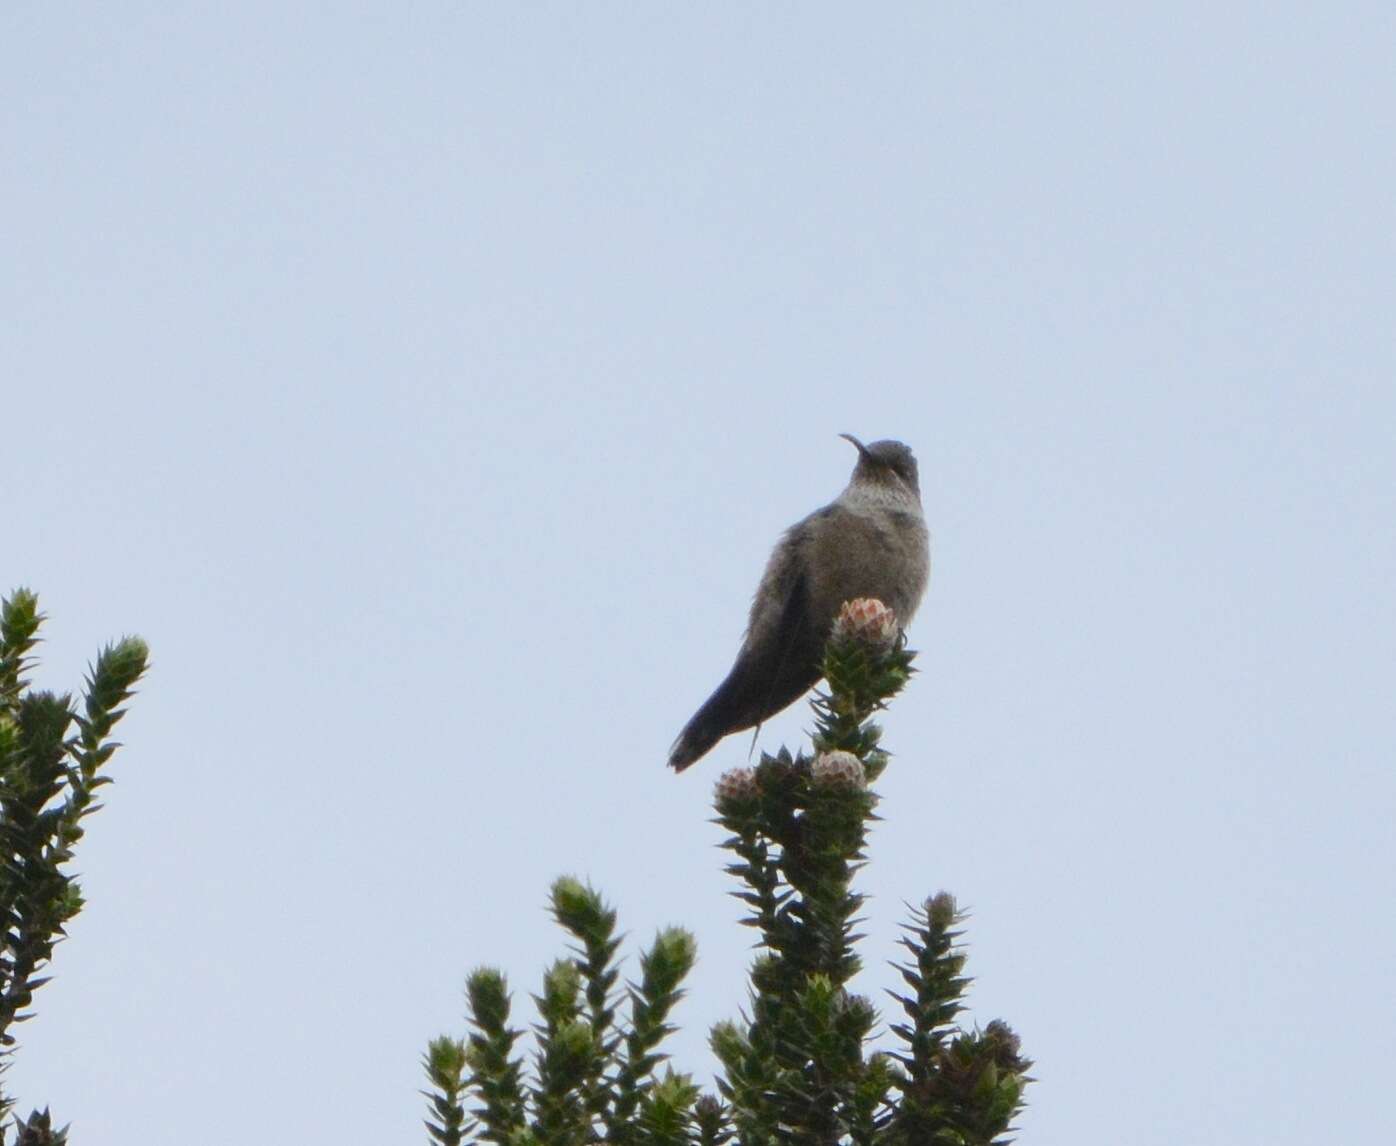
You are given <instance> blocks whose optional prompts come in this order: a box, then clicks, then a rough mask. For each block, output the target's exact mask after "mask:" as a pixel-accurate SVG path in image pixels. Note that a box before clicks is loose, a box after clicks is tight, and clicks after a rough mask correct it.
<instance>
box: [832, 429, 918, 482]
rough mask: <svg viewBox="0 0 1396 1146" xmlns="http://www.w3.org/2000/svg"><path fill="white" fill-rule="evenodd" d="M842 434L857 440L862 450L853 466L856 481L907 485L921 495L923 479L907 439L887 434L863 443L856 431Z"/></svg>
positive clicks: (858, 447)
mask: <svg viewBox="0 0 1396 1146" xmlns="http://www.w3.org/2000/svg"><path fill="white" fill-rule="evenodd" d="M839 437H841V438H843V439H844V440H845V441H849V442H852V443H853V448H854V449H856V450H857V451H858V464H857V465H856V466H854V467H853V480H854V481H855V482H864V481H870V482H877V483H878V484H880V485H890V486H894V487H895V486H898V485H901V486H905V487H906V488H907V489H909V490H910V491H911V492H912V493H913V494H915V495H916V496H917V497H918V498H919V497H920V496H921V479H920V475H919V474H918V472H917V469H916V455H915V454H913V453H912V452H911V447H910V446H908V445H907V444H906V443H905V442H897V441H893V440H892V439H891V438H884V439H883V440H882V441H880V442H873V443H872V444H871V445H867V446H865V445H863V443H862V442H860V441H859V440H858V439H857V438H855V437H854V436H853V435H852V434H840V435H839Z"/></svg>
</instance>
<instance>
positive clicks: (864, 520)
mask: <svg viewBox="0 0 1396 1146" xmlns="http://www.w3.org/2000/svg"><path fill="white" fill-rule="evenodd" d="M840 436H841V437H844V438H847V439H848V440H849V441H850V442H852V443H853V445H854V446H855V447H856V448H857V450H858V462H857V464H856V465H855V466H854V467H853V476H852V477H851V478H850V479H849V482H848V485H847V487H846V488H845V489H844V491H843V492H842V493H841V494H839V496H838V497H837V498H836V499H835V500H834V501H832V502H830V503H829V504H828V505H826V506H825V507H824V508H823V509H817V510H815V511H814V512H813V513H811V514H810V515H809V516H808V517H806V518H805V519H804V520H803V521H799V522H797V523H796V524H794V525H792V526H791V527H790V528H789V529H788V530H786V532H785V534H784V536H782V537H781V539H780V541H778V542H777V543H776V547H775V550H774V551H773V552H772V554H771V559H770V561H769V562H767V564H766V571H765V573H764V574H762V576H761V583H760V584H759V585H758V586H757V587H756V596H755V598H754V599H753V600H752V603H751V616H750V617H749V619H748V621H747V631H746V637H745V638H744V639H743V641H742V647H741V649H740V650H738V652H737V660H736V663H735V664H733V666H732V670H731V672H729V673H728V674H727V678H726V679H725V680H724V681H723V682H722V683H721V684H720V685H718V687H717V691H716V692H714V693H713V694H712V696H710V697H709V698H708V699H707V701H706V702H705V703H704V704H703V707H702V708H700V709H699V710H698V711H697V712H696V713H695V714H694V716H693V719H692V720H690V721H689V722H688V723H687V724H686V725H685V726H684V729H683V731H682V732H680V733H679V736H678V739H677V740H675V741H674V746H673V748H671V749H670V751H669V766H670V767H671V768H673V769H674V770H675V771H678V772H681V771H683V770H684V769H685V768H687V767H688V766H689V765H690V764H692V763H694V762H695V761H696V760H698V759H699V758H701V757H702V756H703V755H704V754H705V753H706V752H707V751H708V750H709V749H710V748H712V746H713V745H714V744H716V743H717V742H718V741H719V740H721V739H722V738H723V737H724V736H726V735H728V734H729V733H732V732H740V731H742V730H743V729H746V728H754V727H756V726H757V725H758V724H760V723H761V722H762V721H764V720H765V719H767V718H768V717H770V716H774V715H775V714H776V713H777V712H779V711H781V709H783V708H785V707H787V706H788V705H790V704H792V703H794V702H795V701H796V700H798V699H799V698H800V697H801V696H803V695H804V693H805V692H807V691H808V690H809V689H810V688H811V687H813V685H814V684H815V682H816V681H818V680H819V676H820V673H819V664H820V660H821V659H822V657H823V652H824V644H825V642H826V641H827V640H828V637H829V630H830V628H831V627H832V626H833V623H834V618H835V617H836V616H837V615H838V612H839V607H840V606H841V605H842V604H843V603H844V602H845V601H850V600H852V599H853V598H855V597H876V598H877V599H878V600H880V601H882V602H883V604H885V605H888V606H889V607H891V609H892V610H893V611H894V612H895V613H896V614H897V621H898V623H899V624H900V625H901V626H902V628H905V627H906V626H907V624H908V623H909V622H910V621H911V618H912V616H913V614H915V612H916V608H917V606H918V605H920V603H921V597H922V596H923V595H924V593H925V591H926V578H927V576H928V575H929V573H930V546H929V539H928V535H927V532H926V519H925V518H924V517H923V516H922V513H921V488H920V482H919V479H918V477H917V471H916V458H915V457H914V456H913V455H912V452H911V450H910V449H909V448H908V447H907V446H905V445H903V444H902V443H901V442H894V441H882V442H874V443H873V444H872V445H870V446H864V445H863V444H862V443H861V442H860V441H858V439H857V438H854V437H853V436H851V435H849V434H842V435H840Z"/></svg>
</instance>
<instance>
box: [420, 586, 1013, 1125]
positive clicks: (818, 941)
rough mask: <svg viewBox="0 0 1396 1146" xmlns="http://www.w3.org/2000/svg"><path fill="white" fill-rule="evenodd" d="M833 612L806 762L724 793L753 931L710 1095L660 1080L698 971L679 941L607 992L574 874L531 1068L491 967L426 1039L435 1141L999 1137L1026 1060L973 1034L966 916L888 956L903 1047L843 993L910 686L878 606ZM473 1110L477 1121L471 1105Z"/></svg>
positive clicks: (943, 916) (767, 769)
mask: <svg viewBox="0 0 1396 1146" xmlns="http://www.w3.org/2000/svg"><path fill="white" fill-rule="evenodd" d="M856 606H857V607H856V608H851V609H850V607H847V606H846V607H845V612H844V614H842V615H841V617H840V621H839V623H838V624H837V625H835V627H834V633H833V636H832V637H831V639H830V641H829V644H828V646H827V648H826V650H825V656H824V662H823V671H824V680H825V689H824V690H823V691H821V692H819V693H817V694H816V696H815V698H814V701H813V709H814V714H815V731H814V736H813V752H812V753H811V754H808V755H806V754H804V753H800V754H797V755H794V756H792V755H791V754H790V753H789V752H788V751H787V750H785V749H782V750H781V751H780V752H779V753H777V754H776V755H774V756H771V755H763V756H762V758H761V760H760V762H759V764H758V765H757V766H756V767H755V768H739V769H734V770H733V771H731V772H728V773H726V774H725V775H724V776H722V777H721V778H720V779H719V781H718V784H717V790H716V796H715V801H714V803H715V808H716V811H717V822H718V823H720V824H721V825H722V826H723V827H724V828H725V829H726V830H727V832H728V833H729V835H728V836H727V838H726V839H725V840H724V841H723V844H722V846H723V847H724V848H725V849H726V850H727V851H729V852H730V853H731V854H732V857H733V859H732V861H731V862H730V863H729V864H728V866H727V871H728V872H729V873H730V874H731V875H733V876H734V877H736V879H737V880H738V882H739V884H740V886H739V888H738V890H736V891H735V892H733V894H734V895H735V896H736V897H737V898H738V899H740V900H741V902H742V903H743V904H744V905H745V911H746V915H745V918H744V919H743V920H742V922H743V923H744V924H745V925H746V926H748V927H751V928H752V929H753V930H754V931H755V932H756V933H757V936H758V941H757V947H758V954H757V956H756V959H755V961H754V962H753V964H752V967H751V972H750V982H749V998H750V1003H749V1007H748V1010H747V1013H745V1014H744V1015H742V1016H741V1018H740V1019H738V1020H735V1021H731V1022H725V1023H719V1024H718V1025H717V1026H716V1027H714V1028H713V1031H712V1036H711V1040H710V1043H711V1046H712V1049H713V1051H714V1053H715V1055H716V1056H717V1059H718V1062H719V1064H720V1066H721V1071H720V1073H719V1075H718V1077H717V1080H716V1093H715V1094H703V1093H702V1092H701V1091H700V1089H699V1088H698V1087H697V1086H696V1085H695V1084H694V1083H693V1081H692V1079H691V1078H690V1077H689V1076H688V1075H686V1074H678V1073H674V1072H672V1071H666V1073H665V1074H664V1075H663V1076H662V1077H660V1076H659V1075H658V1073H657V1070H658V1067H659V1066H660V1064H661V1063H662V1062H663V1061H664V1058H665V1056H664V1055H663V1054H661V1053H660V1052H659V1050H658V1048H659V1046H660V1043H661V1042H662V1040H663V1038H664V1037H665V1036H666V1035H667V1034H669V1033H671V1031H672V1029H673V1028H672V1027H671V1026H670V1024H669V1022H668V1015H669V1012H670V1010H671V1009H672V1007H673V1005H674V1003H675V1002H677V1000H678V998H679V997H680V995H681V994H682V991H681V989H680V985H681V983H682V981H683V977H684V975H685V974H686V973H687V972H688V970H689V969H690V968H691V966H692V964H693V960H694V945H693V940H692V937H691V936H689V935H688V933H687V932H684V931H681V930H679V929H669V930H667V931H663V932H661V933H660V935H659V937H658V938H657V939H656V940H655V942H654V944H653V946H651V947H650V948H649V949H648V950H647V951H646V952H645V953H644V954H643V955H642V956H641V960H640V970H641V976H640V981H639V982H638V983H632V984H630V985H629V986H628V987H627V988H626V989H625V990H623V991H622V990H621V989H619V988H618V983H619V976H620V971H619V969H618V965H617V962H616V957H617V950H618V941H617V940H616V939H615V922H616V916H615V912H614V911H613V910H611V909H610V908H609V907H608V906H606V905H605V904H604V903H603V901H602V900H601V897H600V896H599V895H598V894H597V893H596V892H595V891H593V890H592V889H590V888H588V887H584V886H583V885H582V884H580V883H578V882H577V881H576V880H572V879H561V880H559V881H558V882H557V883H556V884H554V886H553V895H552V905H553V914H554V916H555V917H556V919H557V920H558V922H559V923H560V924H561V925H562V926H563V927H564V928H565V929H566V930H567V931H568V933H569V934H570V935H571V936H572V937H573V939H574V940H575V946H574V947H573V948H572V950H571V953H570V957H569V958H567V959H564V960H561V961H559V962H558V963H555V964H554V965H553V966H552V968H551V969H549V971H548V972H547V974H546V975H545V976H544V988H543V992H542V993H541V994H540V995H537V996H535V997H534V1002H535V1005H536V1007H537V1010H538V1014H539V1016H540V1022H539V1023H538V1024H537V1025H536V1026H535V1027H534V1048H535V1049H534V1055H533V1061H532V1065H531V1068H530V1066H529V1064H527V1063H526V1062H525V1059H524V1057H523V1056H522V1055H521V1054H519V1053H518V1052H517V1051H516V1043H517V1041H518V1040H519V1038H520V1037H521V1036H522V1033H523V1032H522V1031H520V1030H518V1029H516V1028H514V1027H511V1026H510V1025H509V1011H510V1003H509V993H508V989H507V986H506V983H505V979H504V976H503V974H502V973H501V972H499V971H497V970H494V969H491V968H483V969H481V970H478V971H476V972H475V973H474V974H472V975H471V976H470V979H469V980H468V982H467V985H466V993H467V996H468V998H469V1004H470V1008H469V1009H470V1021H471V1024H472V1027H473V1031H472V1033H471V1034H470V1035H469V1037H468V1040H456V1041H453V1040H451V1039H450V1038H446V1037H443V1038H441V1039H438V1040H436V1041H435V1042H433V1043H432V1044H431V1049H430V1050H429V1052H428V1076H429V1079H430V1081H431V1085H432V1089H431V1090H430V1091H429V1092H428V1098H429V1099H430V1101H431V1103H432V1113H433V1117H432V1119H431V1120H429V1121H428V1127H429V1129H430V1132H431V1135H432V1137H433V1139H434V1140H435V1141H437V1142H440V1143H449V1144H451V1146H455V1144H456V1143H460V1142H477V1141H478V1142H495V1143H500V1144H501V1146H503V1144H510V1146H526V1144H538V1146H570V1144H573V1143H577V1144H581V1143H593V1142H610V1143H626V1144H628V1146H669V1144H680V1143H683V1144H689V1143H699V1144H703V1146H721V1144H724V1143H734V1144H736V1146H776V1144H787V1143H789V1144H798V1146H835V1144H843V1143H852V1144H854V1146H920V1144H935V1146H992V1144H998V1143H1004V1142H1006V1141H1007V1140H1008V1139H1007V1138H1006V1137H1005V1136H1006V1135H1007V1134H1008V1133H1009V1130H1010V1127H1011V1124H1012V1122H1013V1119H1014V1117H1015V1116H1016V1115H1017V1113H1018V1112H1019V1111H1020V1110H1021V1109H1022V1104H1023V1089H1024V1087H1025V1086H1026V1084H1027V1083H1028V1082H1029V1081H1030V1079H1029V1077H1028V1074H1027V1071H1028V1069H1029V1067H1030V1066H1031V1063H1030V1062H1029V1061H1028V1060H1027V1059H1025V1058H1024V1057H1023V1056H1022V1055H1021V1053H1020V1050H1019V1045H1018V1039H1017V1036H1015V1035H1014V1034H1013V1032H1012V1031H1011V1030H1010V1029H1009V1028H1008V1027H1007V1026H1006V1025H1005V1024H1004V1023H1002V1022H998V1021H995V1022H991V1023H989V1024H988V1025H987V1026H986V1027H985V1028H984V1029H983V1030H982V1031H978V1030H968V1031H967V1030H963V1029H961V1028H959V1027H958V1026H956V1025H955V1024H956V1019H957V1017H958V1016H959V1014H960V1013H961V1011H962V1009H963V1003H962V1000H963V996H964V992H965V989H966V987H967V986H968V983H969V980H968V979H967V978H965V976H964V975H963V969H964V961H965V956H964V953H963V950H962V949H961V948H960V947H959V946H958V945H957V942H956V941H957V939H958V938H959V936H960V931H959V930H958V928H959V926H960V925H961V924H962V923H963V919H964V917H963V915H962V914H961V913H960V911H959V909H958V908H957V907H956V904H955V901H954V899H953V898H952V897H951V896H949V895H948V894H946V893H944V892H941V893H939V894H937V895H934V896H932V897H930V898H929V899H926V900H925V901H924V903H923V904H922V906H921V907H920V908H918V909H917V910H915V911H914V912H913V914H912V918H911V921H910V923H909V924H908V925H907V927H906V929H905V932H906V933H905V935H904V937H903V938H902V941H901V942H902V946H903V947H904V948H905V949H906V951H907V953H908V958H907V960H906V961H905V962H904V963H902V964H900V965H898V969H899V971H900V972H901V975H902V978H903V980H904V982H905V984H906V990H905V993H901V994H895V995H894V999H895V1001H896V1003H897V1005H898V1006H899V1008H900V1010H901V1012H902V1016H903V1017H902V1020H901V1021H899V1022H896V1023H894V1024H893V1025H892V1026H891V1027H890V1034H891V1035H892V1036H893V1038H894V1040H895V1044H894V1045H893V1046H892V1047H891V1048H888V1049H885V1050H873V1049H870V1046H869V1043H870V1040H871V1038H872V1036H873V1033H874V1031H875V1029H876V1028H877V1026H878V1022H879V1017H878V1013H877V1010H876V1008H875V1007H874V1006H873V1004H872V1002H871V1001H870V1000H869V999H867V998H866V997H864V996H862V995H860V994H857V993H855V992H854V991H853V990H852V989H851V987H850V983H851V981H852V979H853V977H854V976H855V975H856V974H857V972H858V971H859V969H860V967H861V962H860V959H859V957H858V954H857V952H856V950H855V946H856V944H857V943H858V941H859V940H860V939H861V938H862V936H860V935H858V934H857V933H856V931H855V928H856V927H857V924H858V912H859V910H860V908H861V906H862V903H863V897H862V895H861V894H859V893H858V892H857V891H856V890H854V878H855V876H856V875H857V873H858V871H859V870H860V869H861V868H862V866H863V865H864V863H866V856H865V853H864V846H865V843H866V840H867V833H868V829H869V827H870V826H871V824H872V823H873V821H875V820H876V819H877V815H876V811H875V809H876V806H877V796H876V794H875V793H874V792H873V790H872V788H871V786H870V785H871V784H872V783H873V782H875V781H876V780H877V779H878V777H879V776H881V775H882V773H883V771H884V770H885V769H886V767H887V765H888V761H889V755H888V753H887V752H885V751H884V750H883V749H882V747H881V738H882V730H881V728H880V727H879V726H878V724H877V723H876V722H875V721H874V720H873V717H874V716H875V715H876V714H877V713H878V712H880V711H881V710H882V709H883V708H885V707H886V705H887V704H888V702H889V701H890V700H891V699H892V698H893V697H895V696H896V694H897V693H898V692H900V691H901V689H902V688H903V687H904V686H905V684H906V683H907V681H908V680H909V679H910V678H911V675H912V673H913V672H914V669H913V667H912V661H913V659H914V656H915V654H914V653H912V652H910V651H909V650H908V649H907V648H906V647H905V641H904V639H903V638H902V637H900V636H899V635H897V630H896V626H895V624H894V621H895V618H892V617H891V615H890V613H888V612H887V611H886V610H885V609H883V608H882V606H881V605H880V604H878V603H877V602H868V601H862V602H857V603H856ZM472 1099H473V1102H474V1105H473V1107H471V1108H470V1109H469V1110H467V1103H468V1102H469V1101H471V1100H472Z"/></svg>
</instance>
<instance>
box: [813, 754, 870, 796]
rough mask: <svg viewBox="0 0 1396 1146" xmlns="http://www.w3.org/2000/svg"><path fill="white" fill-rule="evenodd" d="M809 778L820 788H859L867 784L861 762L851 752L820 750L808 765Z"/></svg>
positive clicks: (866, 777)
mask: <svg viewBox="0 0 1396 1146" xmlns="http://www.w3.org/2000/svg"><path fill="white" fill-rule="evenodd" d="M810 778H811V779H812V780H813V781H814V783H815V784H816V785H818V786H819V787H821V788H847V789H850V790H861V789H863V788H866V787H867V786H868V776H867V773H866V772H864V771H863V762H862V761H861V760H859V759H858V757H856V756H855V755H853V753H852V752H821V753H820V754H819V755H818V756H816V757H815V758H814V763H812V764H811V765H810Z"/></svg>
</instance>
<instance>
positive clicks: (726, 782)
mask: <svg viewBox="0 0 1396 1146" xmlns="http://www.w3.org/2000/svg"><path fill="white" fill-rule="evenodd" d="M760 793H761V786H760V785H759V784H758V783H757V782H756V772H755V771H754V770H752V769H751V768H732V769H730V770H728V771H726V772H724V773H723V774H722V775H721V776H719V777H718V778H717V783H716V784H715V785H713V798H714V799H715V800H716V801H717V806H718V810H719V811H726V810H727V809H729V808H733V807H736V806H740V805H744V804H750V803H751V802H752V801H753V800H755V799H756V797H757V796H758V795H760Z"/></svg>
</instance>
